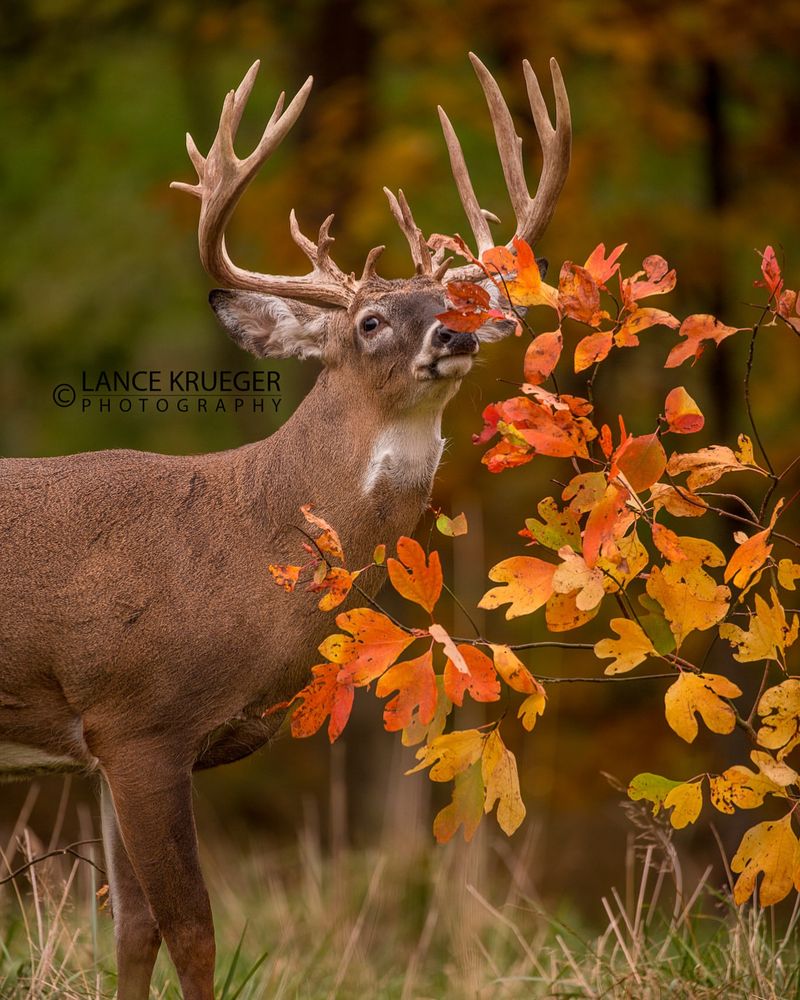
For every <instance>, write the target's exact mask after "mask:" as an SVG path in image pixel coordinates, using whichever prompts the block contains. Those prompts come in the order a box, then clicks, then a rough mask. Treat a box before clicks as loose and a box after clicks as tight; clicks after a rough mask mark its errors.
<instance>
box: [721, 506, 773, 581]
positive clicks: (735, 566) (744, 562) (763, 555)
mask: <svg viewBox="0 0 800 1000" xmlns="http://www.w3.org/2000/svg"><path fill="white" fill-rule="evenodd" d="M782 506H783V501H782V500H780V501H779V502H778V503H777V504H776V505H775V509H774V511H773V513H772V518H771V520H770V522H769V526H768V527H766V528H764V530H763V531H757V532H756V533H755V535H751V536H750V537H749V538H748V537H747V535H743V536H742V540H740V544H739V547H738V548H737V549H736V551H735V552H734V553H733V555H732V556H731V558H730V561H729V563H728V565H727V567H726V568H725V582H726V583H730V582H731V581H732V582H733V585H734V587H738V588H739V590H746V589H747V588H748V585H749V584H750V583H751V581H752V582H753V583H757V582H758V580H759V579H760V577H761V573H759V572H758V571H759V570H760V569H761V567H762V566H763V565H764V563H765V562H766V561H767V559H769V555H770V552H772V546H771V545H770V544H769V536H770V533H771V531H772V529H773V528H774V527H775V520H776V518H777V516H778V514H779V513H780V509H781V507H782ZM757 573H758V576H756V574H757ZM754 577H755V579H754Z"/></svg>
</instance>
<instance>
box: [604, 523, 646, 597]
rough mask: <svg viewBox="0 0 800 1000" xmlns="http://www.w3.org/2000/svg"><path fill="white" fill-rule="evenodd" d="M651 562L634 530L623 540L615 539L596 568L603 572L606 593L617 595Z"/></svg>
mask: <svg viewBox="0 0 800 1000" xmlns="http://www.w3.org/2000/svg"><path fill="white" fill-rule="evenodd" d="M649 562H650V556H649V555H648V552H647V549H646V548H645V547H644V545H642V543H641V542H640V541H639V536H638V535H637V533H636V530H635V529H634V530H633V531H631V532H630V534H627V535H623V536H622V538H615V539H614V541H613V543H611V544H610V545H608V546H607V547H606V551H605V554H604V555H602V556H600V558H599V559H598V560H597V563H596V567H597V568H598V569H600V570H602V573H603V586H604V588H605V591H606V593H607V594H617V593H619V591H620V590H625V589H626V588H627V587H628V586H629V584H631V583H632V582H633V581H634V580H635V579H636V578H637V576H638V575H639V574H640V573H641V571H642V570H643V569H644V568H645V567H646V566H647V564H648V563H649Z"/></svg>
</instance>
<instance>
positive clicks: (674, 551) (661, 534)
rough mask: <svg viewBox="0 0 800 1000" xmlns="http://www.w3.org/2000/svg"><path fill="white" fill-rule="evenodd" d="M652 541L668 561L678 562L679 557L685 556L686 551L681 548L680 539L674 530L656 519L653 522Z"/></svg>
mask: <svg viewBox="0 0 800 1000" xmlns="http://www.w3.org/2000/svg"><path fill="white" fill-rule="evenodd" d="M653 541H654V542H655V545H656V548H657V549H658V551H659V552H660V553H661V555H662V556H665V557H666V558H667V559H669V561H670V562H680V561H681V559H686V558H687V556H686V552H685V551H684V550H683V549H682V548H681V540H680V538H678V536H677V535H676V534H675V532H674V531H672V530H671V529H670V528H665V527H664V525H663V524H658V522H656V521H654V522H653Z"/></svg>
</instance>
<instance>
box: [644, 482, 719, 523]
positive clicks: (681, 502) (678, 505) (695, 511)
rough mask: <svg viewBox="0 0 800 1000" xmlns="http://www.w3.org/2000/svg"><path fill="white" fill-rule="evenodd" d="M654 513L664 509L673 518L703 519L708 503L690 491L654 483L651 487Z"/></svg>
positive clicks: (666, 484)
mask: <svg viewBox="0 0 800 1000" xmlns="http://www.w3.org/2000/svg"><path fill="white" fill-rule="evenodd" d="M650 500H651V502H652V504H653V513H657V512H658V511H659V510H661V508H662V507H663V508H664V510H666V512H667V513H668V514H672V516H673V517H702V516H703V514H705V513H706V511H707V510H708V503H707V502H706V501H705V500H704V499H703V498H702V497H700V496H697V495H696V494H694V493H692V492H691V491H690V490H688V489H683V488H682V489H677V488H676V487H675V486H672V485H670V484H669V483H654V484H653V485H652V486H651V487H650Z"/></svg>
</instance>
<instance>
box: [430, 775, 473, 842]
mask: <svg viewBox="0 0 800 1000" xmlns="http://www.w3.org/2000/svg"><path fill="white" fill-rule="evenodd" d="M485 794H486V790H485V789H484V786H483V769H482V764H481V761H479V760H476V761H475V763H474V764H472V765H471V766H470V767H468V768H467V769H466V771H462V772H461V774H457V775H456V778H455V782H454V784H453V798H452V801H451V802H450V804H449V805H446V806H445V807H444V809H441V810H440V811H439V812H438V813H437V814H436V818H435V819H434V821H433V835H434V837H435V838H436V842H437V844H446V843H447V842H448V840H451V839H452V837H453V835H454V834H455V833H456V831H457V830H458V828H459V827H460V826H463V828H464V840H466V841H467V842H469V841H470V840H472V837H473V836H474V834H475V831H476V830H477V829H478V824H479V823H480V821H481V819H482V818H483V802H484V797H485Z"/></svg>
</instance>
